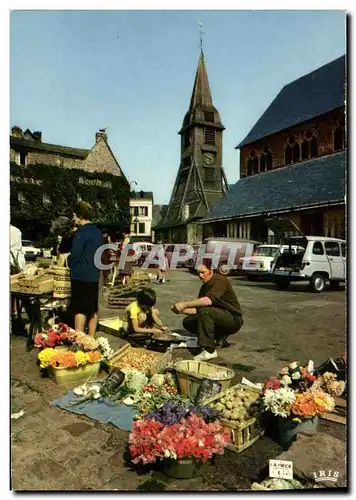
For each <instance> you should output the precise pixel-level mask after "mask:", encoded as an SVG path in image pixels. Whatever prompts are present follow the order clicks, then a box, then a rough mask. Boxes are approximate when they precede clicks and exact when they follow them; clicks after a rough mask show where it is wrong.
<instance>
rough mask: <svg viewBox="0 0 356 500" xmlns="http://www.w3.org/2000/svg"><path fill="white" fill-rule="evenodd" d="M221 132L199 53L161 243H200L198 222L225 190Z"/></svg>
mask: <svg viewBox="0 0 356 500" xmlns="http://www.w3.org/2000/svg"><path fill="white" fill-rule="evenodd" d="M223 130H224V126H223V125H222V123H221V120H220V115H219V112H218V110H217V109H216V108H215V107H214V105H213V100H212V98H211V92H210V86H209V80H208V73H207V69H206V65H205V60H204V53H203V50H201V51H200V54H199V60H198V67H197V70H196V74H195V80H194V86H193V92H192V95H191V98H190V104H189V109H188V111H187V113H186V114H185V116H184V119H183V125H182V128H181V130H180V131H179V134H180V136H181V158H180V165H179V169H178V173H177V177H176V181H175V183H174V187H173V191H172V194H171V199H170V203H169V207H168V210H167V214H166V217H165V220H164V221H163V222H162V223H160V224H159V227H158V228H157V231H158V233H157V234H160V235H161V238H162V239H163V240H165V241H171V242H174V243H185V242H188V243H194V242H197V241H200V240H201V237H202V235H201V227H200V226H199V224H198V221H199V220H200V219H201V218H203V217H204V216H205V214H206V213H207V211H208V210H209V209H210V208H212V207H213V206H214V205H215V203H216V202H217V201H219V200H220V199H221V197H222V196H223V195H224V193H225V192H226V191H227V189H228V188H227V180H226V176H225V173H224V170H223V168H222V133H223ZM160 230H161V232H160Z"/></svg>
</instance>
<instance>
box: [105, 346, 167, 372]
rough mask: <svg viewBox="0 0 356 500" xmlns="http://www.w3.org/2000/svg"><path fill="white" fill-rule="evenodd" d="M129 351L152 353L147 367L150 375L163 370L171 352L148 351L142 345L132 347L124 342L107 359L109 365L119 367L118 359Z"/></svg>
mask: <svg viewBox="0 0 356 500" xmlns="http://www.w3.org/2000/svg"><path fill="white" fill-rule="evenodd" d="M129 352H136V353H140V352H143V353H145V354H148V353H149V354H152V355H154V358H155V360H154V362H153V363H152V365H151V366H150V368H149V374H150V375H154V374H155V373H161V372H163V371H164V370H165V369H166V368H167V366H168V364H169V363H170V362H171V360H172V353H171V352H170V351H167V352H165V353H161V352H154V351H148V350H147V349H144V348H142V347H132V346H131V345H130V344H126V345H124V346H123V347H121V348H120V349H119V350H118V351H116V352H115V353H114V355H113V356H112V357H111V358H110V360H109V365H110V366H111V367H118V368H120V360H122V359H123V358H124V357H125V356H127V354H128V353H129Z"/></svg>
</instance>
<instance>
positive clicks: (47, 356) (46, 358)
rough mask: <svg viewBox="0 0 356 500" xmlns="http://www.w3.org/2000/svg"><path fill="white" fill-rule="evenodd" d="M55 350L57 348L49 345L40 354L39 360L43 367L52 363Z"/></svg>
mask: <svg viewBox="0 0 356 500" xmlns="http://www.w3.org/2000/svg"><path fill="white" fill-rule="evenodd" d="M55 352H56V351H55V349H52V347H47V348H46V349H43V351H41V352H40V353H39V354H38V360H39V361H40V367H41V368H47V367H48V366H49V365H50V360H51V358H52V356H53V355H54V354H55Z"/></svg>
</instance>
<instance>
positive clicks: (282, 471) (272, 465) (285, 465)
mask: <svg viewBox="0 0 356 500" xmlns="http://www.w3.org/2000/svg"><path fill="white" fill-rule="evenodd" d="M269 477H278V478H279V479H293V462H291V461H290V460H270V461H269Z"/></svg>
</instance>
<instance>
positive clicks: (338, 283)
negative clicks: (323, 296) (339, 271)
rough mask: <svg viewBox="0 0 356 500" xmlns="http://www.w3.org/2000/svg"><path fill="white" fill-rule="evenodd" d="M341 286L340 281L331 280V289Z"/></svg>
mask: <svg viewBox="0 0 356 500" xmlns="http://www.w3.org/2000/svg"><path fill="white" fill-rule="evenodd" d="M339 286H340V281H330V288H331V290H338V289H339Z"/></svg>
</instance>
